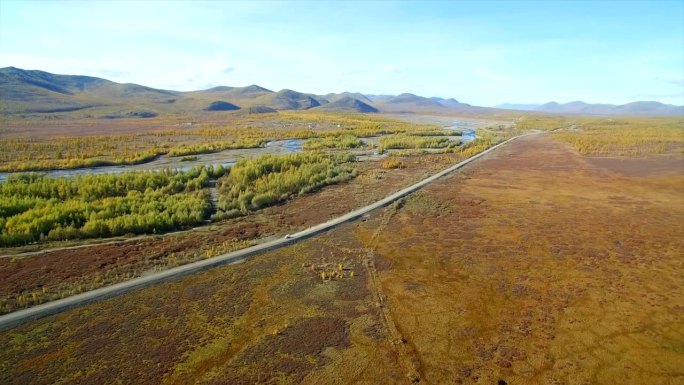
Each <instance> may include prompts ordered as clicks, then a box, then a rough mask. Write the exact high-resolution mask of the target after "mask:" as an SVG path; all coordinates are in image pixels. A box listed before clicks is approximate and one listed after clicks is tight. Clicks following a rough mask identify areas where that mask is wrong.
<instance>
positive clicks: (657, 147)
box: [554, 118, 684, 156]
mask: <svg viewBox="0 0 684 385" xmlns="http://www.w3.org/2000/svg"><path fill="white" fill-rule="evenodd" d="M554 136H555V137H556V138H558V139H560V140H563V141H565V142H568V143H570V144H571V145H572V146H573V147H574V148H575V149H576V150H577V151H579V152H580V153H581V154H585V155H604V156H605V155H619V156H644V155H650V154H664V153H668V152H674V153H677V152H679V153H681V152H682V150H683V149H684V119H682V118H630V119H624V118H623V119H620V118H615V119H605V118H594V119H586V118H585V119H582V120H581V121H579V122H578V123H577V124H576V125H575V126H574V127H573V128H572V129H568V130H563V131H558V132H555V133H554Z"/></svg>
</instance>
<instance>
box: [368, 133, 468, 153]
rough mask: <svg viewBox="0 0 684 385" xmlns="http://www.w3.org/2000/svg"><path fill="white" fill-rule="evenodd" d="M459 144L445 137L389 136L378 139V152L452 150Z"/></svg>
mask: <svg viewBox="0 0 684 385" xmlns="http://www.w3.org/2000/svg"><path fill="white" fill-rule="evenodd" d="M460 143H461V142H460V141H455V140H450V139H449V138H447V137H443V136H442V137H435V136H417V135H403V134H399V135H391V136H385V137H383V138H381V139H380V145H379V146H378V150H379V151H380V152H382V151H384V150H388V149H413V148H453V147H457V146H458V145H459V144H460Z"/></svg>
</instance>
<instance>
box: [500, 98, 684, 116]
mask: <svg viewBox="0 0 684 385" xmlns="http://www.w3.org/2000/svg"><path fill="white" fill-rule="evenodd" d="M497 108H506V109H511V110H527V111H539V112H546V113H552V114H567V115H684V106H673V105H671V104H663V103H660V102H633V103H627V104H622V105H615V104H601V103H594V104H592V103H585V102H582V101H575V102H570V103H563V104H561V103H556V102H550V103H546V104H542V105H534V104H522V105H519V104H501V105H499V106H497Z"/></svg>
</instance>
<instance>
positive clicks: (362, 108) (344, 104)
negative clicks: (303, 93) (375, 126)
mask: <svg viewBox="0 0 684 385" xmlns="http://www.w3.org/2000/svg"><path fill="white" fill-rule="evenodd" d="M317 109H320V110H325V111H336V112H362V113H369V112H378V109H377V108H375V107H373V106H371V105H369V104H367V103H364V102H362V101H360V100H358V99H356V98H352V97H351V96H345V97H343V98H341V99H337V100H335V101H334V102H331V103H328V104H325V105H322V106H319V107H317Z"/></svg>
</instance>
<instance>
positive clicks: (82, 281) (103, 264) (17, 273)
mask: <svg viewBox="0 0 684 385" xmlns="http://www.w3.org/2000/svg"><path fill="white" fill-rule="evenodd" d="M458 159H459V158H458V157H457V156H456V155H453V154H450V155H429V156H422V157H411V158H406V159H404V160H403V162H404V163H405V164H406V165H407V167H406V168H404V169H395V170H383V169H382V168H381V164H382V162H364V163H359V164H358V165H357V167H358V169H359V171H360V175H359V176H358V177H357V178H355V179H354V180H352V181H350V182H347V183H343V184H340V185H336V186H329V187H326V188H324V189H323V190H322V191H320V192H317V193H314V194H309V195H305V196H301V197H298V198H295V199H292V200H290V201H288V202H286V203H285V204H281V205H278V206H275V207H271V208H268V209H265V210H262V211H260V212H259V213H257V214H254V215H250V216H248V217H246V218H238V219H234V220H230V221H226V222H224V223H220V224H217V225H212V226H207V227H205V228H202V229H198V230H196V231H192V232H187V233H183V234H176V235H170V236H166V237H148V238H144V239H139V240H134V241H126V242H117V243H114V244H104V245H93V246H88V247H81V248H72V249H61V250H57V251H52V252H45V253H41V254H38V255H32V256H28V257H23V258H12V257H8V258H0V299H2V301H1V302H0V303H3V304H5V306H7V307H6V308H5V311H7V310H9V309H10V308H9V306H11V308H15V307H16V301H17V298H18V296H20V295H23V296H24V297H27V299H28V300H29V301H30V300H31V293H37V294H39V295H40V297H39V300H40V301H41V302H44V301H47V300H52V299H56V298H61V297H63V296H65V295H71V294H75V293H77V292H79V291H83V290H90V289H93V288H96V287H100V286H104V285H106V284H112V283H115V282H118V281H121V280H124V279H128V278H131V277H135V276H138V275H140V274H143V273H145V272H147V271H150V270H151V269H155V268H156V269H161V268H166V267H170V266H171V267H172V266H175V265H178V264H182V263H187V262H190V261H193V260H198V259H202V258H206V257H209V256H214V255H218V254H220V253H222V252H227V251H232V250H235V249H238V248H242V247H245V246H246V242H253V241H257V240H259V239H263V238H266V237H271V236H283V235H285V234H287V233H292V232H296V231H298V230H301V229H304V228H307V227H310V226H313V225H316V224H319V223H322V222H325V221H326V220H329V219H331V218H334V217H337V216H340V215H342V214H345V213H347V212H349V211H352V210H354V209H356V208H358V207H361V206H364V205H367V204H370V203H372V202H374V201H376V200H378V199H381V198H383V197H385V196H387V195H390V194H391V193H393V192H395V191H397V190H399V189H401V188H402V187H404V186H406V185H409V184H410V183H413V182H415V181H417V180H420V179H422V178H424V177H425V176H427V175H429V174H432V173H434V172H436V171H437V170H441V169H444V168H446V167H447V166H448V165H451V164H453V163H455V162H457V161H458ZM0 311H2V308H1V307H0Z"/></svg>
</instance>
